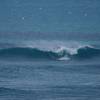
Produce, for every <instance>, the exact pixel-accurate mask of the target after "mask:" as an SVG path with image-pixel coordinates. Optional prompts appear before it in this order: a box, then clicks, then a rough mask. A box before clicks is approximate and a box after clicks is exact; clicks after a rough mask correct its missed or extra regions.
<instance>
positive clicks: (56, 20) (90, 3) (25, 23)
mask: <svg viewBox="0 0 100 100" xmlns="http://www.w3.org/2000/svg"><path fill="white" fill-rule="evenodd" d="M0 32H82V33H84V32H89V33H93V32H95V33H98V32H100V0H0Z"/></svg>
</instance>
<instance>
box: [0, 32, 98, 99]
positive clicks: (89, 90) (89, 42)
mask: <svg viewBox="0 0 100 100" xmlns="http://www.w3.org/2000/svg"><path fill="white" fill-rule="evenodd" d="M56 34H57V33H56ZM56 34H54V35H56ZM0 35H1V37H0V100H100V44H99V43H100V42H99V40H98V37H97V38H96V36H95V37H92V35H90V37H91V39H89V38H88V39H87V38H84V39H83V40H80V39H79V38H77V36H76V37H75V38H74V39H73V38H72V36H70V38H71V39H70V40H68V39H67V37H64V35H61V36H62V39H60V37H59V36H58V37H55V38H52V36H51V35H50V34H49V35H50V36H49V37H48V38H47V36H46V35H44V34H42V35H43V36H44V37H45V39H44V38H40V37H38V38H35V37H37V36H38V35H39V33H38V34H36V35H37V36H36V35H34V33H31V34H29V35H28V33H27V34H20V33H18V34H15V33H13V35H12V34H10V33H9V34H0ZM42 35H39V36H42ZM66 35H68V34H67V33H66ZM68 36H69V35H68ZM32 37H33V38H32ZM83 37H85V35H84V36H83ZM93 40H94V41H93Z"/></svg>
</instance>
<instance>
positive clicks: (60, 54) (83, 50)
mask: <svg viewBox="0 0 100 100" xmlns="http://www.w3.org/2000/svg"><path fill="white" fill-rule="evenodd" d="M97 56H98V57H99V56H100V49H97V48H94V47H91V46H81V47H79V48H67V47H62V46H61V47H56V48H55V49H53V50H43V49H40V48H33V47H10V48H2V49H0V58H11V57H14V58H17V57H19V58H28V59H29V58H31V59H48V60H71V59H89V58H93V57H97Z"/></svg>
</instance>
